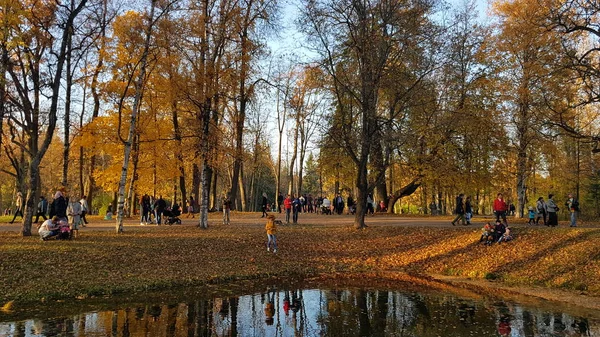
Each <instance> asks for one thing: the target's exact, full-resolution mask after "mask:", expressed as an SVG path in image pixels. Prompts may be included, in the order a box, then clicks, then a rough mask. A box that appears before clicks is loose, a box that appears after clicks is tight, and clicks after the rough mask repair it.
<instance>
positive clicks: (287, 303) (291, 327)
mask: <svg viewBox="0 0 600 337" xmlns="http://www.w3.org/2000/svg"><path fill="white" fill-rule="evenodd" d="M248 291H251V292H250V293H248V294H245V295H239V296H238V295H235V296H234V295H228V296H205V297H199V298H187V299H178V300H176V301H160V300H157V301H155V302H138V303H136V304H114V308H113V309H111V310H107V309H102V310H91V311H87V312H79V313H68V314H62V313H61V314H57V313H54V314H52V313H49V312H48V311H46V310H44V311H42V312H37V313H31V314H30V315H31V316H30V318H24V317H20V318H18V319H14V318H13V320H12V321H11V320H10V319H9V318H8V317H3V318H1V319H0V336H15V337H16V336H46V337H49V336H81V337H83V336H86V337H88V336H89V337H91V336H94V337H95V336H114V337H117V336H123V337H128V336H165V337H170V336H189V337H192V336H415V337H416V336H419V337H421V336H422V337H425V336H432V337H433V336H436V337H437V336H453V337H463V336H464V337H467V336H512V337H517V336H523V337H530V336H544V337H548V336H599V337H600V314H599V313H598V312H595V311H592V310H579V309H566V308H562V307H563V306H562V305H559V304H552V303H546V304H543V303H542V304H539V305H536V304H531V303H530V304H526V305H524V304H519V303H515V302H514V301H504V300H501V299H498V298H493V299H492V298H486V297H482V296H467V297H460V296H457V295H455V294H448V293H443V292H440V291H422V292H421V291H419V292H415V291H414V290H386V289H367V288H364V287H362V288H353V287H342V288H336V287H328V288H317V287H306V288H286V287H281V286H271V287H264V289H263V290H262V291H253V290H248ZM61 311H62V309H61ZM50 312H51V311H50Z"/></svg>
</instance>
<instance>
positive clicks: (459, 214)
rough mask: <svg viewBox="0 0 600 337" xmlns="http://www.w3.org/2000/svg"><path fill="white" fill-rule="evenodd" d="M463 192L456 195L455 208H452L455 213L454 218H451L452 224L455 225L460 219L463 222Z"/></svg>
mask: <svg viewBox="0 0 600 337" xmlns="http://www.w3.org/2000/svg"><path fill="white" fill-rule="evenodd" d="M464 197H465V195H464V194H462V193H461V194H459V195H458V196H456V208H455V209H454V213H455V214H456V218H454V220H452V226H456V223H457V222H458V221H459V220H460V221H461V223H462V224H463V225H464V224H465V202H464Z"/></svg>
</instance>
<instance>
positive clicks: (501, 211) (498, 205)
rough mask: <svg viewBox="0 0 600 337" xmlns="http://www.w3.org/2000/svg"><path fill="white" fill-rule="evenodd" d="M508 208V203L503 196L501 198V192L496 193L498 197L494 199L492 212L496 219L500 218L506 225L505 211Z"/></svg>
mask: <svg viewBox="0 0 600 337" xmlns="http://www.w3.org/2000/svg"><path fill="white" fill-rule="evenodd" d="M507 210H508V205H507V204H506V201H504V198H502V193H498V197H497V198H496V200H494V214H495V215H496V221H498V220H500V218H502V221H504V225H508V222H507V221H506V211H507Z"/></svg>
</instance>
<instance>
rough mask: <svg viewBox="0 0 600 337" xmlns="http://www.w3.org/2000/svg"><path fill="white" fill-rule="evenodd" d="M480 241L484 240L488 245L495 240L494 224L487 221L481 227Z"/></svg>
mask: <svg viewBox="0 0 600 337" xmlns="http://www.w3.org/2000/svg"><path fill="white" fill-rule="evenodd" d="M479 242H483V243H484V244H486V245H489V244H492V243H493V242H494V226H492V225H491V224H490V223H489V222H488V223H486V224H485V225H484V226H483V228H482V229H481V238H480V239H479Z"/></svg>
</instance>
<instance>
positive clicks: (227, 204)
mask: <svg viewBox="0 0 600 337" xmlns="http://www.w3.org/2000/svg"><path fill="white" fill-rule="evenodd" d="M230 212H231V200H230V199H229V197H227V196H225V197H223V225H229V223H230V219H229V214H230Z"/></svg>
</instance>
